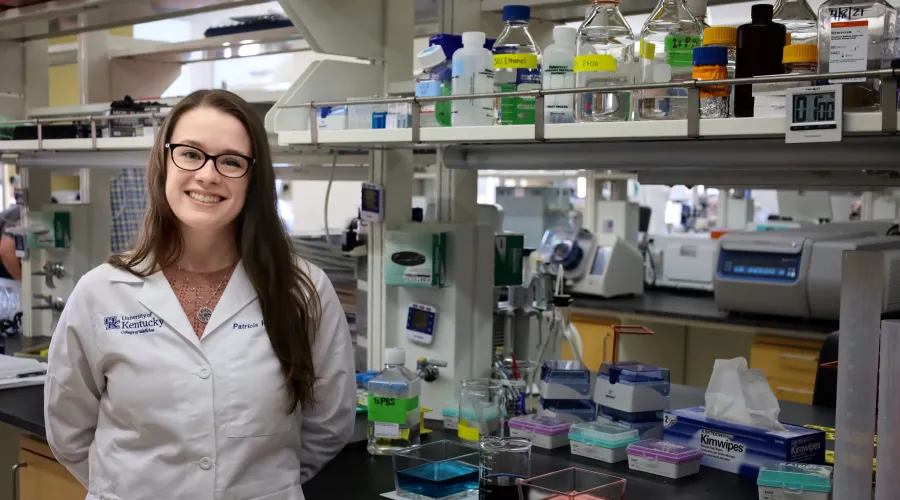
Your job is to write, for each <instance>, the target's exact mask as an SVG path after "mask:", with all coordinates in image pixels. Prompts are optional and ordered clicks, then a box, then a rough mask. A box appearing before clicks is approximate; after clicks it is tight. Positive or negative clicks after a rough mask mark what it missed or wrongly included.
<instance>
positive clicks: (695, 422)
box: [663, 406, 825, 478]
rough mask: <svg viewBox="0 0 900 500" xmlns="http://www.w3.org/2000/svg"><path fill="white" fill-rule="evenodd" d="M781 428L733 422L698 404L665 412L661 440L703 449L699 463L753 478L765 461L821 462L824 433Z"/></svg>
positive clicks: (822, 463)
mask: <svg viewBox="0 0 900 500" xmlns="http://www.w3.org/2000/svg"><path fill="white" fill-rule="evenodd" d="M782 425H784V427H785V430H784V431H781V432H778V431H767V430H765V429H758V428H756V427H749V426H746V425H740V424H733V423H731V422H726V421H724V420H719V419H716V418H709V417H707V416H706V415H705V414H704V409H703V407H702V406H698V407H697V408H685V409H683V410H674V411H669V412H666V414H665V416H664V420H663V432H664V434H665V440H666V441H668V442H671V443H675V444H680V445H683V446H694V447H697V448H700V450H701V451H702V452H703V458H702V459H701V461H700V464H701V465H705V466H707V467H713V468H715V469H721V470H724V471H727V472H733V473H735V474H741V475H743V476H750V477H754V478H755V477H756V476H757V475H758V474H759V467H760V466H761V465H762V463H763V462H765V461H766V460H775V461H779V462H799V463H809V464H819V465H824V464H825V433H824V432H822V431H819V430H815V429H807V428H805V427H797V426H795V425H789V424H782Z"/></svg>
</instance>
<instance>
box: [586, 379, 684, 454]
mask: <svg viewBox="0 0 900 500" xmlns="http://www.w3.org/2000/svg"><path fill="white" fill-rule="evenodd" d="M594 403H596V405H597V407H596V409H597V419H598V421H604V420H608V421H612V422H616V423H618V424H620V425H624V426H627V427H630V428H632V429H636V430H637V431H638V432H639V433H640V437H641V439H651V438H656V439H662V437H663V411H665V410H668V409H669V369H668V368H660V367H658V366H653V365H645V364H642V363H636V362H633V361H621V362H616V363H603V365H601V367H600V374H599V376H598V377H597V383H596V384H595V385H594Z"/></svg>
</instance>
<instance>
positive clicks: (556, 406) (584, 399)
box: [537, 361, 594, 423]
mask: <svg viewBox="0 0 900 500" xmlns="http://www.w3.org/2000/svg"><path fill="white" fill-rule="evenodd" d="M539 388H540V395H541V407H540V408H538V411H537V414H538V416H541V417H552V418H558V419H560V420H565V421H567V422H573V423H577V422H590V421H592V420H594V402H593V401H591V371H590V370H588V369H587V367H586V366H584V365H583V364H582V363H580V362H578V361H545V362H544V364H543V365H542V366H541V382H540V386H539Z"/></svg>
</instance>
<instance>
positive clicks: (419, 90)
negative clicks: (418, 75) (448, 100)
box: [416, 80, 441, 97]
mask: <svg viewBox="0 0 900 500" xmlns="http://www.w3.org/2000/svg"><path fill="white" fill-rule="evenodd" d="M439 95H441V82H438V81H435V80H429V81H424V82H416V97H437V96H439Z"/></svg>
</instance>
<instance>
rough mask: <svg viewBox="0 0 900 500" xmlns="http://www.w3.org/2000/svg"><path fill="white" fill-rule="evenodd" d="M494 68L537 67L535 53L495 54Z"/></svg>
mask: <svg viewBox="0 0 900 500" xmlns="http://www.w3.org/2000/svg"><path fill="white" fill-rule="evenodd" d="M494 69H538V56H537V54H495V55H494Z"/></svg>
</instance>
